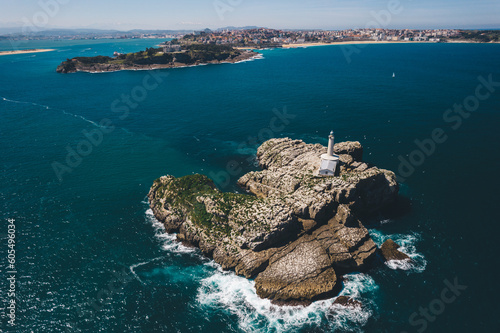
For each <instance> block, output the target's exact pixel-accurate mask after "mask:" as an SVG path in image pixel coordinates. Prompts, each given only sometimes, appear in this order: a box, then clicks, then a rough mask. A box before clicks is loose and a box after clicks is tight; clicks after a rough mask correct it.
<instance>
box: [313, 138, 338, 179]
mask: <svg viewBox="0 0 500 333" xmlns="http://www.w3.org/2000/svg"><path fill="white" fill-rule="evenodd" d="M334 144H335V136H334V134H333V131H332V132H331V133H330V136H329V137H328V152H327V153H326V154H323V155H321V164H320V166H319V172H318V174H319V175H320V176H334V175H335V171H336V170H337V164H338V163H339V156H338V155H335V154H334V153H333V146H334Z"/></svg>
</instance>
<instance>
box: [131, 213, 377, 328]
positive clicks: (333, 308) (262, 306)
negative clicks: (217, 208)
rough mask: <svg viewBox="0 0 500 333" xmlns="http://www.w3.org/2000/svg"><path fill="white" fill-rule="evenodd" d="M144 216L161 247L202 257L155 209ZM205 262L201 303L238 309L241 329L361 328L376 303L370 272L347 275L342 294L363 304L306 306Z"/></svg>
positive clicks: (215, 308) (213, 307) (328, 302)
mask: <svg viewBox="0 0 500 333" xmlns="http://www.w3.org/2000/svg"><path fill="white" fill-rule="evenodd" d="M146 218H147V221H149V222H150V223H151V225H152V226H153V228H154V229H155V231H156V232H155V234H156V237H157V239H158V240H160V242H161V244H162V245H161V246H162V249H164V250H165V251H167V252H170V253H176V254H182V253H191V254H192V255H195V256H200V257H201V254H200V252H199V251H196V250H195V249H193V248H188V247H186V246H183V245H182V244H181V243H179V242H177V241H175V238H176V236H175V235H169V234H167V233H166V232H165V227H164V226H163V224H162V223H160V222H159V221H158V220H156V218H155V217H154V215H153V211H152V210H151V209H148V210H147V211H146ZM153 260H156V259H153ZM149 262H151V261H149ZM149 262H145V263H140V264H136V265H134V266H133V267H131V271H132V272H133V273H134V275H135V272H134V271H133V269H134V268H136V267H138V266H141V265H145V264H148V263H149ZM203 266H204V268H205V269H204V270H203V271H204V272H205V273H206V274H208V277H206V278H203V279H202V280H201V281H199V282H198V281H196V282H195V283H200V285H199V287H198V294H197V303H198V304H199V306H201V307H202V308H203V309H205V310H208V311H227V312H229V313H230V314H232V315H235V316H236V317H237V318H238V325H239V328H240V329H241V330H242V331H243V332H262V333H264V332H277V333H279V332H298V331H300V330H303V329H304V328H305V329H307V328H308V327H321V328H322V329H323V331H325V332H333V331H336V330H348V331H351V332H352V331H354V332H362V327H363V326H364V325H365V324H366V322H367V321H368V319H369V318H370V317H371V316H372V314H373V309H374V306H375V305H374V303H373V302H372V301H370V299H373V298H374V297H373V293H374V292H375V291H376V290H377V289H378V286H377V285H376V283H375V281H374V280H373V278H371V277H370V276H369V275H366V274H349V275H346V276H345V282H344V288H343V290H342V292H341V294H340V295H345V296H349V297H351V298H353V299H355V300H358V301H360V302H361V303H362V304H363V306H362V307H344V306H341V305H337V304H333V302H334V301H335V299H329V300H324V301H318V302H314V303H313V304H311V305H310V306H307V307H303V306H277V305H273V304H271V301H270V300H267V299H262V298H260V297H259V296H257V293H256V291H255V282H254V281H252V280H248V279H246V278H244V277H240V276H237V275H236V274H234V272H228V271H223V270H222V268H221V267H220V265H218V264H216V263H215V262H213V261H212V260H210V261H207V262H205V264H203ZM163 273H164V272H163ZM177 273H179V272H178V271H177ZM186 274H187V273H186ZM180 275H182V274H180ZM184 275H185V274H184ZM205 276H207V275H205ZM136 278H138V277H137V276H136ZM138 279H139V281H141V280H140V278H138ZM195 280H196V279H195ZM141 282H142V281H141Z"/></svg>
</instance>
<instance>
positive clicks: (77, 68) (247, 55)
mask: <svg viewBox="0 0 500 333" xmlns="http://www.w3.org/2000/svg"><path fill="white" fill-rule="evenodd" d="M259 56H260V53H257V52H254V51H245V52H242V53H241V54H240V55H238V56H236V57H234V58H227V59H224V60H212V61H207V62H201V61H197V62H195V63H194V64H184V63H181V62H176V61H174V62H171V63H168V64H145V65H140V64H125V63H92V64H86V63H82V62H81V61H79V60H78V59H77V58H73V59H68V60H67V61H63V62H62V63H61V64H60V65H59V66H57V69H56V71H57V72H58V73H76V72H87V73H106V72H118V71H125V70H131V71H139V70H154V69H166V68H183V67H195V66H203V65H210V64H224V63H237V62H241V61H246V60H250V59H255V58H257V57H259Z"/></svg>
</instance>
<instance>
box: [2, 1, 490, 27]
mask: <svg viewBox="0 0 500 333" xmlns="http://www.w3.org/2000/svg"><path fill="white" fill-rule="evenodd" d="M26 25H32V26H34V27H36V28H38V29H40V30H43V29H51V28H96V29H117V30H130V29H172V30H179V29H180V30H184V29H185V30H201V29H204V28H210V29H216V28H222V27H227V26H236V27H242V26H259V27H268V28H276V29H332V30H336V29H346V28H364V27H381V28H412V29H423V28H464V29H476V28H477V29H486V28H493V29H495V28H496V29H499V28H500V0H309V1H308V0H267V1H266V0H175V1H171V0H142V1H138V0H0V27H3V28H5V27H16V26H26Z"/></svg>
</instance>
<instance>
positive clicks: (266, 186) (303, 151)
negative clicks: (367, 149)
mask: <svg viewBox="0 0 500 333" xmlns="http://www.w3.org/2000/svg"><path fill="white" fill-rule="evenodd" d="M331 146H332V148H329V149H328V152H329V154H331V153H332V152H334V153H335V154H337V155H334V156H335V157H334V159H335V160H338V165H337V166H336V169H335V170H336V172H335V173H334V174H333V175H331V176H319V175H318V168H319V166H320V160H321V159H322V158H324V156H329V155H328V154H325V153H327V149H326V147H324V146H322V145H320V144H306V143H304V142H303V141H300V140H292V139H289V138H284V139H271V140H269V141H266V142H264V143H263V144H262V145H261V146H260V147H259V149H258V152H257V158H258V160H259V165H260V167H261V169H262V171H255V172H250V173H248V174H245V175H244V176H243V177H241V178H240V179H239V180H238V183H239V185H240V186H241V187H242V188H244V189H246V190H247V191H248V192H249V194H236V193H223V192H220V191H219V190H218V189H217V188H216V187H215V185H214V183H213V182H212V180H210V179H209V178H207V177H206V176H203V175H189V176H185V177H181V178H175V177H173V176H163V177H161V178H159V179H157V180H155V181H154V184H153V185H152V187H151V189H150V192H149V194H148V197H149V203H150V207H151V209H152V211H153V213H154V215H155V217H156V218H157V219H158V220H159V221H161V222H162V223H163V224H164V226H165V229H166V231H167V232H168V233H177V239H178V240H179V241H182V242H184V243H186V244H189V245H193V246H196V247H198V248H200V249H201V251H202V252H203V253H204V254H205V255H206V256H208V257H210V258H213V260H214V261H215V262H217V263H219V264H220V265H221V266H222V268H223V269H226V270H234V271H235V272H236V274H238V275H242V276H245V277H246V278H252V279H255V286H256V290H257V294H258V295H259V296H260V297H262V298H268V299H271V300H272V301H273V302H274V303H275V304H309V303H310V302H312V301H315V300H320V299H325V298H330V297H333V296H335V295H337V294H338V293H339V292H340V290H341V289H342V275H344V274H346V273H350V272H359V271H364V270H367V269H369V268H370V267H373V266H374V265H376V264H377V263H381V262H383V261H384V260H393V259H394V260H406V259H408V260H409V258H408V257H407V256H406V255H405V254H403V253H401V252H399V251H398V250H397V248H398V245H397V244H395V243H394V242H392V241H391V242H389V243H387V244H384V245H385V246H383V247H382V249H379V248H378V247H377V246H376V244H375V243H374V242H373V240H372V239H371V237H370V235H369V233H368V230H367V229H366V228H365V226H364V225H363V222H362V219H363V218H365V217H367V216H370V215H372V214H375V213H377V212H379V211H380V210H381V209H383V208H385V207H388V206H391V205H393V204H394V203H395V202H396V201H397V198H398V191H399V187H398V183H397V182H396V176H395V174H394V173H393V172H392V171H388V170H383V169H379V168H377V167H375V166H372V165H370V164H368V163H364V162H363V161H362V155H363V148H362V146H361V144H360V143H359V142H343V143H337V144H335V145H333V140H332V143H331ZM320 157H321V159H320Z"/></svg>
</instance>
